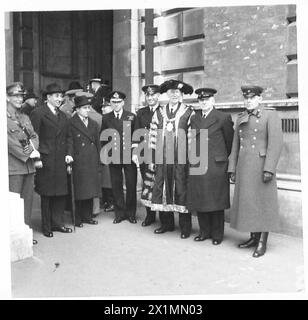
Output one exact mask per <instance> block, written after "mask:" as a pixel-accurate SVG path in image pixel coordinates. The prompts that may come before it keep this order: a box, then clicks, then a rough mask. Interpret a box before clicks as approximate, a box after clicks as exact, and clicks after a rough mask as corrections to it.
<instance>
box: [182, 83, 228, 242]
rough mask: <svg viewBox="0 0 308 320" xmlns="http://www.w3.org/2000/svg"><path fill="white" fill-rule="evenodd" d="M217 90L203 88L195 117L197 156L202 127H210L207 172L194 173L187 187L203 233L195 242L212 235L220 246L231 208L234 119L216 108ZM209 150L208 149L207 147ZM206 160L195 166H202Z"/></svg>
mask: <svg viewBox="0 0 308 320" xmlns="http://www.w3.org/2000/svg"><path fill="white" fill-rule="evenodd" d="M216 92H217V91H216V89H213V88H200V89H197V90H196V91H195V93H196V94H197V95H198V101H199V106H200V109H199V110H197V111H195V114H194V115H192V117H191V122H190V123H191V130H192V136H194V134H195V140H194V141H193V142H192V143H196V150H197V156H199V157H200V153H201V152H202V151H200V150H202V147H205V146H201V145H200V143H201V141H200V130H207V141H206V143H207V144H208V148H207V150H208V152H207V153H206V154H205V153H204V152H203V154H204V155H205V156H207V160H208V162H207V171H205V173H204V174H201V173H200V174H192V172H190V175H189V178H188V187H187V208H188V209H189V210H190V211H197V215H198V222H199V228H200V232H199V235H198V236H196V237H195V238H194V240H195V241H204V240H205V239H209V238H212V243H213V244H214V245H218V244H220V243H221V242H222V240H223V235H224V210H225V209H228V208H229V207H230V197H229V191H230V190H229V176H228V172H227V170H228V156H229V154H230V152H231V147H232V140H233V133H234V130H233V122H232V119H231V115H230V114H229V113H224V112H222V111H219V110H217V109H215V108H214V104H215V98H214V94H216ZM205 150H206V149H205ZM200 165H202V162H200V163H198V164H195V165H192V164H191V167H198V166H200Z"/></svg>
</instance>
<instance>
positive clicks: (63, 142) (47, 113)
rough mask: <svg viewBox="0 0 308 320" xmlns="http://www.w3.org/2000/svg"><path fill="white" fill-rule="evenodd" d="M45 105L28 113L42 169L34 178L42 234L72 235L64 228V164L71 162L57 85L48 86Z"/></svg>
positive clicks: (65, 172) (47, 235)
mask: <svg viewBox="0 0 308 320" xmlns="http://www.w3.org/2000/svg"><path fill="white" fill-rule="evenodd" d="M44 98H45V99H46V103H44V104H43V105H42V106H41V107H39V108H37V109H35V110H34V111H33V112H32V113H31V116H30V118H31V122H32V124H33V127H34V130H35V132H36V133H37V134H38V136H39V152H40V154H41V159H42V163H43V168H42V169H40V170H38V171H37V173H36V177H35V190H36V192H37V193H38V194H39V195H40V196H41V214H42V231H43V234H44V235H45V236H46V237H53V231H59V232H64V233H70V232H72V229H71V228H66V227H65V226H64V219H63V218H64V208H65V202H66V195H67V194H68V187H67V171H66V163H69V162H71V161H73V159H72V158H71V157H70V156H68V155H67V129H68V119H67V117H66V115H65V114H64V113H63V112H62V111H61V110H59V107H60V105H61V103H62V101H63V91H62V89H61V88H60V87H59V86H58V85H57V84H56V83H51V84H49V85H47V87H46V91H45V93H44Z"/></svg>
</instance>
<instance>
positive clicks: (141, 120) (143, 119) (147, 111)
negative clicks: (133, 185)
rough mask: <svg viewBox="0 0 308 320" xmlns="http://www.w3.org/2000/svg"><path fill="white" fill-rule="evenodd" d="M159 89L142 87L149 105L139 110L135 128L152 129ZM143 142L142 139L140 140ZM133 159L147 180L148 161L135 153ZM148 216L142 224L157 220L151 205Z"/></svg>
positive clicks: (152, 85) (147, 209) (147, 86)
mask: <svg viewBox="0 0 308 320" xmlns="http://www.w3.org/2000/svg"><path fill="white" fill-rule="evenodd" d="M159 90H160V87H159V86H158V85H156V84H148V85H145V86H143V87H142V91H143V92H144V94H145V100H146V103H147V106H146V107H144V108H141V109H139V110H138V112H137V116H136V122H135V130H137V129H142V128H143V129H147V130H149V129H150V124H151V121H152V116H153V114H154V112H155V111H156V109H157V108H158V107H159V101H158V99H159V95H160V93H159ZM140 142H141V141H140ZM135 146H138V143H136V142H134V143H133V147H135ZM141 156H144V152H143V153H142V154H141ZM133 161H134V162H135V163H139V168H140V172H141V176H142V180H143V181H144V180H145V175H146V168H147V163H146V162H142V163H140V162H139V159H138V156H137V155H133ZM146 211H147V214H146V217H145V219H144V221H143V222H142V224H141V225H142V226H143V227H146V226H149V225H151V224H152V223H153V222H155V211H152V210H151V208H150V207H146Z"/></svg>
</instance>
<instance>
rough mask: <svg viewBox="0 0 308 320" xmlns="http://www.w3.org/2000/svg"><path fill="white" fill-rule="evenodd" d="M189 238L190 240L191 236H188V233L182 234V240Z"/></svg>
mask: <svg viewBox="0 0 308 320" xmlns="http://www.w3.org/2000/svg"><path fill="white" fill-rule="evenodd" d="M187 238H189V234H187V233H183V232H182V233H181V239H187Z"/></svg>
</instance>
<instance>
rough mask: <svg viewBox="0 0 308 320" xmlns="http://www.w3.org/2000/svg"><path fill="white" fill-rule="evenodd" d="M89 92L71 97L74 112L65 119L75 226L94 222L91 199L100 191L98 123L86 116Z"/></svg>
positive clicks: (89, 101)
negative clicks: (72, 183)
mask: <svg viewBox="0 0 308 320" xmlns="http://www.w3.org/2000/svg"><path fill="white" fill-rule="evenodd" d="M91 96H92V94H89V93H86V92H85V93H84V94H83V95H78V96H76V97H75V99H74V102H75V106H74V109H75V110H76V113H75V114H74V116H73V117H72V118H71V119H70V120H69V130H68V152H67V154H68V155H70V156H71V157H72V158H73V159H74V161H73V166H72V167H73V173H72V174H73V181H74V194H75V202H76V220H75V224H76V226H78V227H80V228H81V227H83V223H88V224H97V221H96V220H94V219H92V212H93V198H95V197H98V196H99V194H100V181H99V166H100V159H99V153H100V142H99V128H98V124H97V123H96V122H95V121H94V120H92V119H91V118H90V117H89V113H90V110H91V108H90V105H91Z"/></svg>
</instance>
